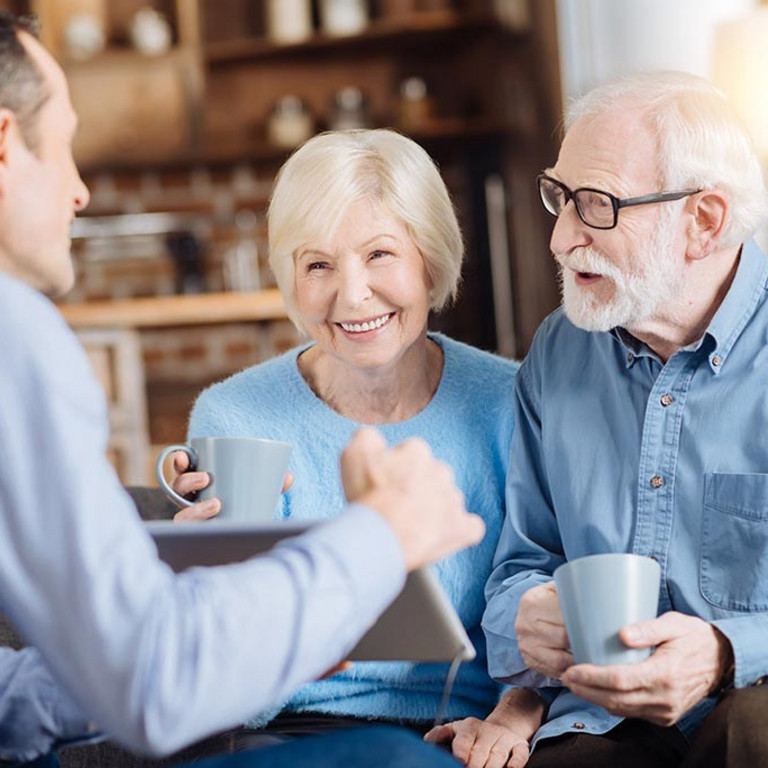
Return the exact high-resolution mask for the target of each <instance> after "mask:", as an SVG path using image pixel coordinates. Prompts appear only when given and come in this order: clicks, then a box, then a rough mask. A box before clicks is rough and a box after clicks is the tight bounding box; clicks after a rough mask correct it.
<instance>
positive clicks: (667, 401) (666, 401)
mask: <svg viewBox="0 0 768 768" xmlns="http://www.w3.org/2000/svg"><path fill="white" fill-rule="evenodd" d="M659 400H660V402H661V404H662V405H663V406H664V407H665V408H666V407H667V406H668V405H672V403H674V402H675V398H674V397H672V395H670V394H665V395H662V396H661V397H660V398H659Z"/></svg>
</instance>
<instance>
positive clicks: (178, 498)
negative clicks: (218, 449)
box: [155, 445, 197, 507]
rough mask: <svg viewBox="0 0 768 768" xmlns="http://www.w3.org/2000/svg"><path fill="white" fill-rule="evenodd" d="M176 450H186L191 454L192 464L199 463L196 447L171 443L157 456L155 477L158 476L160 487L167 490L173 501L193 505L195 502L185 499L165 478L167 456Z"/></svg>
mask: <svg viewBox="0 0 768 768" xmlns="http://www.w3.org/2000/svg"><path fill="white" fill-rule="evenodd" d="M175 451H184V453H186V454H187V456H189V463H190V466H194V465H195V464H197V454H196V453H195V449H194V448H190V447H189V446H188V445H169V446H168V447H167V448H163V450H162V451H161V452H160V455H159V456H158V457H157V461H156V462H155V477H156V478H157V482H158V483H159V485H160V487H161V488H162V489H163V491H164V492H165V495H166V496H167V497H168V498H169V499H170V500H171V501H174V502H176V504H180V505H181V506H182V507H191V506H192V505H193V504H194V503H195V502H194V501H190V500H189V499H185V498H184V497H183V496H179V494H178V493H176V491H174V490H173V488H171V486H170V485H168V481H167V480H166V479H165V475H164V474H163V464H165V460H166V458H168V456H169V455H170V454H171V453H174V452H175Z"/></svg>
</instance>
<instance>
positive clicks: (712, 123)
mask: <svg viewBox="0 0 768 768" xmlns="http://www.w3.org/2000/svg"><path fill="white" fill-rule="evenodd" d="M633 106H639V107H640V108H641V109H644V110H645V116H646V117H647V119H648V120H649V124H650V127H651V129H652V130H653V132H654V135H655V136H656V140H657V142H658V173H659V181H660V183H661V184H662V185H664V188H665V189H666V190H670V191H674V190H678V189H680V190H682V189H688V188H695V189H708V188H709V189H711V188H717V189H720V190H722V191H723V192H724V193H725V194H726V195H727V197H728V201H729V203H730V210H729V214H728V219H727V221H726V224H725V228H724V230H723V234H722V236H721V238H720V243H721V245H722V246H723V247H731V246H735V245H738V244H740V243H742V242H744V241H745V240H746V239H748V238H749V237H751V236H752V235H753V234H754V233H755V231H756V230H757V229H758V228H759V227H760V225H761V223H762V222H763V220H764V219H765V218H766V216H768V194H766V189H765V182H764V179H763V174H762V169H761V166H760V161H759V159H758V157H757V154H756V153H755V149H754V146H753V144H752V140H751V138H750V136H749V134H748V133H747V131H746V129H745V128H744V126H743V125H742V123H741V122H740V121H739V119H738V118H737V117H736V114H735V112H734V111H733V110H732V109H731V107H730V105H729V104H728V101H727V100H726V98H725V95H724V94H723V93H722V92H721V91H720V90H718V89H717V88H715V87H714V86H713V85H712V84H711V83H709V82H707V81H706V80H704V79H703V78H701V77H697V76H695V75H691V74H688V73H686V72H640V73H636V74H633V75H628V76H625V77H622V78H619V79H617V80H614V81H613V82H610V83H608V84H606V85H602V86H599V87H598V88H595V89H594V90H593V91H590V92H589V93H588V94H586V95H585V96H583V97H582V98H581V99H579V100H577V101H575V102H574V103H572V104H571V105H570V106H569V108H568V109H567V112H566V116H565V126H566V131H567V130H568V129H569V128H570V127H571V126H572V125H573V124H574V123H575V122H576V121H577V120H581V119H582V118H585V117H586V118H589V117H598V116H600V115H602V114H606V113H609V112H615V111H616V110H618V109H624V108H627V107H633Z"/></svg>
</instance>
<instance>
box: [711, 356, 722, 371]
mask: <svg viewBox="0 0 768 768" xmlns="http://www.w3.org/2000/svg"><path fill="white" fill-rule="evenodd" d="M722 362H723V358H722V357H720V355H715V356H714V357H713V358H712V365H714V366H715V368H717V366H719V365H720V363H722Z"/></svg>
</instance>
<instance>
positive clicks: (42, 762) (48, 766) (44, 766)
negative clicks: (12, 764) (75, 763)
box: [3, 752, 59, 768]
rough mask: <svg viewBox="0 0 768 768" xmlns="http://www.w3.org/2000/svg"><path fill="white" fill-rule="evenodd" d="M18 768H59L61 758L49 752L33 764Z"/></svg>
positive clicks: (24, 764)
mask: <svg viewBox="0 0 768 768" xmlns="http://www.w3.org/2000/svg"><path fill="white" fill-rule="evenodd" d="M3 765H5V763H3ZM17 768H59V758H58V757H56V755H55V754H54V753H53V752H49V753H48V754H47V755H43V757H38V758H37V760H33V761H32V762H31V763H20V764H19V765H18V766H17Z"/></svg>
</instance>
